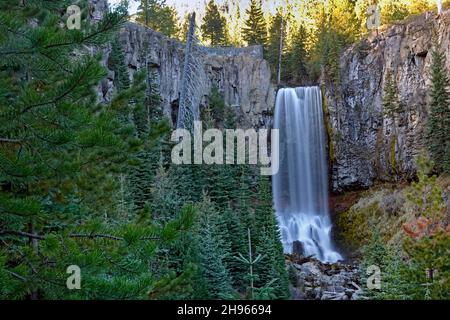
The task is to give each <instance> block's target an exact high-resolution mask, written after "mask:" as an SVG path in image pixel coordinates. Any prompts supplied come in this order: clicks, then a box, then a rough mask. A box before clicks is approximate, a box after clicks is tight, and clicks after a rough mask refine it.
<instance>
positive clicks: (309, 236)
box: [273, 87, 342, 262]
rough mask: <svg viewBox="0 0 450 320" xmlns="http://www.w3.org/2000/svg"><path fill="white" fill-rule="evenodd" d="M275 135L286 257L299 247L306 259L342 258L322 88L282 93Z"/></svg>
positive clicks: (278, 199) (276, 200)
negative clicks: (331, 201)
mask: <svg viewBox="0 0 450 320" xmlns="http://www.w3.org/2000/svg"><path fill="white" fill-rule="evenodd" d="M274 129H278V130H279V134H280V149H279V160H280V170H279V171H278V173H277V174H276V175H274V177H273V197H274V204H275V210H276V214H277V219H278V223H279V226H280V231H281V236H282V242H283V247H284V250H285V252H287V253H291V252H292V245H293V242H294V241H300V242H301V244H302V246H303V253H304V255H306V256H310V255H314V256H315V257H316V258H317V259H319V260H321V261H323V262H336V261H338V260H340V259H342V257H341V256H340V255H339V253H337V252H336V251H335V250H334V249H333V245H332V243H331V237H330V233H331V221H330V218H329V209H328V176H327V163H326V146H325V131H324V130H325V129H324V122H323V111H322V96H321V92H320V89H319V88H318V87H305V88H296V89H292V88H289V89H280V90H279V92H278V95H277V101H276V107H275V124H274Z"/></svg>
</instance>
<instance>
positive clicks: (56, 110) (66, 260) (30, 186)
mask: <svg viewBox="0 0 450 320" xmlns="http://www.w3.org/2000/svg"><path fill="white" fill-rule="evenodd" d="M83 4H84V5H86V2H80V3H79V5H80V6H82V5H83ZM66 5H67V3H66V1H51V2H49V1H39V0H38V1H0V20H1V21H2V23H1V24H0V30H1V36H0V56H1V59H0V82H1V86H0V91H1V94H0V104H1V105H2V108H1V109H0V123H1V126H0V145H1V147H0V159H1V160H0V162H1V163H2V165H1V166H0V213H1V214H0V226H1V227H0V238H1V241H2V248H1V250H0V279H1V282H2V289H1V291H0V298H16V299H24V298H30V299H100V298H102V299H131V298H133V299H142V298H146V297H147V294H148V292H149V291H152V292H153V293H154V294H155V296H156V297H157V296H158V295H157V292H154V288H157V287H161V286H162V285H163V284H164V286H165V288H171V289H174V288H175V287H176V283H179V281H180V280H181V279H182V277H181V275H182V274H183V273H179V274H176V275H173V274H170V275H169V274H167V276H166V277H164V282H160V280H162V278H161V279H158V278H157V277H155V276H154V275H153V274H152V273H151V272H150V271H149V269H148V265H149V263H150V261H151V260H152V259H153V256H154V252H155V249H156V248H157V247H158V246H159V245H160V243H162V242H171V241H175V239H176V238H177V237H178V235H179V233H180V232H181V231H180V230H187V229H188V228H189V226H190V225H191V222H192V220H191V217H192V216H193V208H187V209H185V210H184V211H180V214H179V215H178V216H177V218H176V219H173V220H172V221H171V222H170V224H168V225H159V226H157V225H155V224H154V223H152V222H151V221H150V220H144V221H139V223H138V221H137V220H136V219H131V220H130V217H129V216H128V215H127V216H126V217H124V216H123V215H122V213H123V210H122V212H121V210H117V207H118V206H120V202H119V201H116V197H115V195H116V194H117V191H118V186H117V183H115V182H117V180H119V179H118V178H119V177H120V175H121V174H123V173H124V172H126V171H127V167H128V162H127V161H126V160H127V158H128V157H129V156H130V155H132V154H134V153H135V152H136V151H137V150H139V148H140V146H141V144H142V142H141V141H139V139H136V137H135V135H134V131H133V126H132V125H131V124H130V123H129V122H127V121H124V119H125V118H126V116H124V115H127V114H130V110H131V109H133V107H134V104H133V103H130V102H131V101H132V100H133V97H135V96H139V95H141V94H143V92H145V82H144V83H142V81H139V79H136V81H135V82H134V85H132V86H131V87H130V88H128V89H124V90H122V91H121V92H120V93H119V94H117V95H116V96H115V97H114V98H113V99H112V101H111V103H108V104H105V103H98V102H97V92H96V88H97V87H98V86H99V83H100V81H101V80H102V79H103V78H104V77H105V76H106V72H105V69H104V68H102V67H101V66H100V54H92V52H98V51H99V50H100V49H101V46H102V45H104V44H105V43H106V42H107V41H109V40H111V39H112V38H113V37H114V36H115V33H116V31H117V30H118V29H119V28H120V26H121V25H122V22H123V21H124V18H125V16H124V12H125V9H124V8H123V7H119V9H118V10H117V11H115V12H108V13H105V16H104V18H103V20H101V21H100V22H98V23H96V24H90V23H89V22H88V21H87V20H86V19H83V20H82V23H81V27H82V28H81V29H80V30H76V29H73V30H68V29H66V27H65V25H66V24H65V19H66V18H67V17H66V16H63V17H62V16H61V14H60V13H61V12H66V8H67V7H66ZM82 9H83V10H87V7H83V8H82ZM82 17H83V18H85V17H86V16H85V15H82ZM86 48H89V50H86ZM92 49H95V50H92ZM140 79H141V80H142V78H140ZM119 193H120V192H119ZM124 210H128V209H124ZM70 265H77V266H79V267H80V268H81V270H82V280H81V281H82V282H81V286H82V289H83V290H68V289H67V287H66V285H65V284H66V280H67V273H66V270H67V267H68V266H70ZM166 292H167V291H166Z"/></svg>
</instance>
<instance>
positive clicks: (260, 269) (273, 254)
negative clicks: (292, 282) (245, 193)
mask: <svg viewBox="0 0 450 320" xmlns="http://www.w3.org/2000/svg"><path fill="white" fill-rule="evenodd" d="M253 230H254V232H253V234H254V235H255V237H254V239H255V241H254V242H255V247H256V253H257V254H261V255H262V256H263V258H262V260H261V261H262V262H263V263H261V264H258V265H257V266H256V268H255V272H256V274H257V275H258V281H257V286H259V287H264V286H265V285H267V284H268V283H270V282H272V281H273V280H275V279H276V280H275V282H274V283H273V288H274V296H275V297H276V298H278V299H287V298H288V297H289V280H288V275H287V272H286V267H285V261H284V254H283V246H282V244H281V235H280V231H279V228H278V224H277V221H276V217H275V212H274V211H273V203H272V191H271V184H270V180H269V179H268V178H267V177H264V176H263V177H261V178H260V181H259V185H258V203H257V204H256V206H255V223H254V226H253Z"/></svg>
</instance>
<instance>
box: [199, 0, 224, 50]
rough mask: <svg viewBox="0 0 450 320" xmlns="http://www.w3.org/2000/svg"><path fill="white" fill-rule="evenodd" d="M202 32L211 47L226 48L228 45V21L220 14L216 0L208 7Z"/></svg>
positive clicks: (209, 3) (211, 0) (210, 2)
mask: <svg viewBox="0 0 450 320" xmlns="http://www.w3.org/2000/svg"><path fill="white" fill-rule="evenodd" d="M201 31H202V36H203V39H206V40H208V41H209V44H210V45H211V46H224V45H226V44H227V43H228V30H227V21H226V19H225V17H223V16H222V15H221V14H220V11H219V8H218V6H217V4H216V3H215V2H214V0H210V1H209V2H208V5H207V6H206V11H205V16H204V17H203V24H202V26H201Z"/></svg>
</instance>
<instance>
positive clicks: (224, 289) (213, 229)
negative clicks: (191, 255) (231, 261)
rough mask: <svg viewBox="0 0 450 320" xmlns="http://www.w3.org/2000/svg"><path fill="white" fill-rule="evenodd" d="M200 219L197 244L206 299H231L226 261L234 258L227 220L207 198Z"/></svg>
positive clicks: (203, 202)
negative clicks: (224, 228) (227, 258)
mask: <svg viewBox="0 0 450 320" xmlns="http://www.w3.org/2000/svg"><path fill="white" fill-rule="evenodd" d="M199 218H200V219H199V222H198V228H199V231H198V232H199V234H198V238H197V239H196V242H197V250H198V259H199V261H198V265H199V272H200V274H201V276H202V285H203V289H204V290H205V294H206V296H205V297H204V298H209V299H224V298H230V297H231V295H232V294H233V288H232V285H231V283H232V280H231V276H230V273H229V270H228V269H227V265H226V263H225V258H226V257H227V256H228V255H230V248H229V243H228V242H226V239H225V238H224V233H225V231H224V230H223V224H222V222H223V219H222V217H221V215H220V214H219V213H218V211H216V210H215V208H214V205H213V203H211V202H210V200H209V199H208V198H207V197H206V196H205V198H204V199H203V201H202V203H200V204H199Z"/></svg>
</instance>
